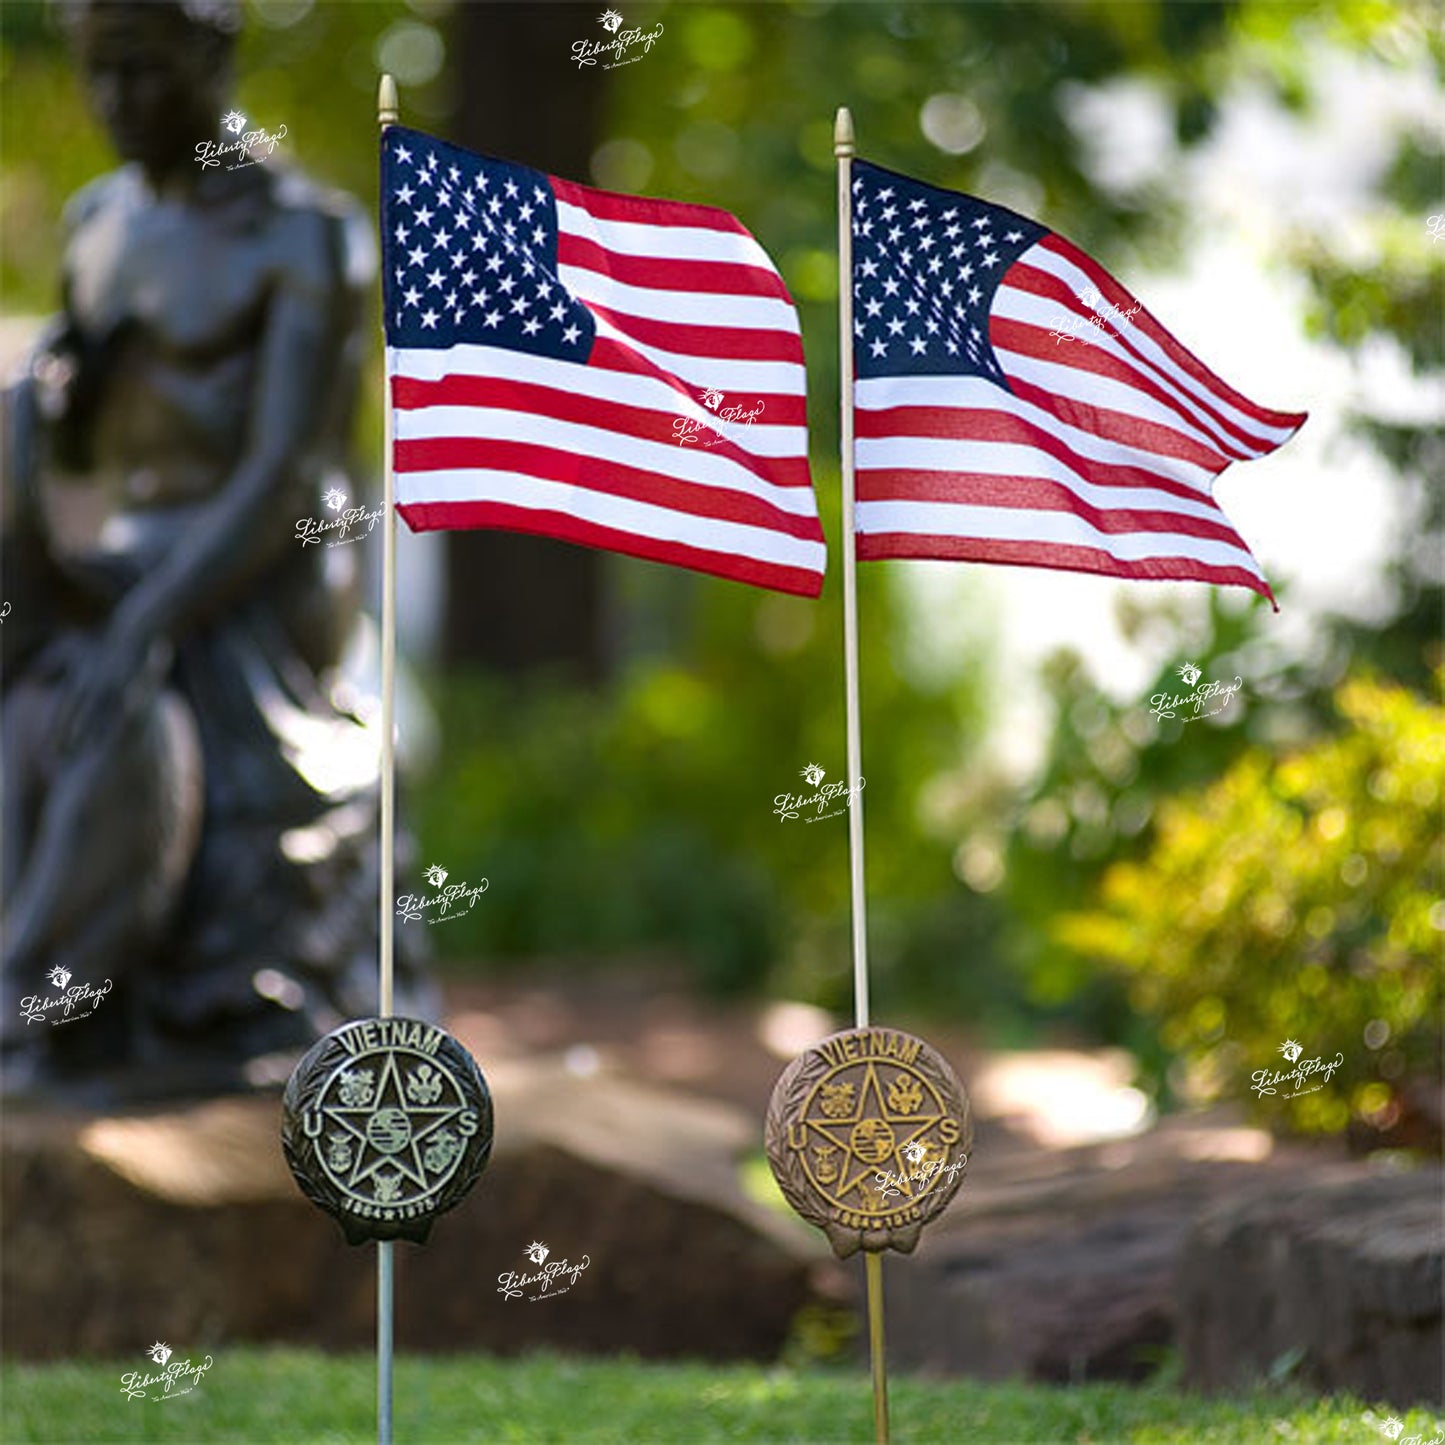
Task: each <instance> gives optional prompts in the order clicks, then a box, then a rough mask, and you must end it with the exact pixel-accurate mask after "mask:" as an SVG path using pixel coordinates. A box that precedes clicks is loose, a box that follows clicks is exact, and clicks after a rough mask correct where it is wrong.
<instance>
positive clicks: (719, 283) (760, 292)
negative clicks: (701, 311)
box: [557, 231, 793, 306]
mask: <svg viewBox="0 0 1445 1445" xmlns="http://www.w3.org/2000/svg"><path fill="white" fill-rule="evenodd" d="M557 264H558V265H559V266H577V267H579V268H581V269H583V270H586V271H596V272H598V273H599V274H600V275H603V276H610V277H611V278H612V279H613V280H614V281H622V282H624V283H625V284H627V285H628V286H645V287H649V288H651V289H652V290H656V291H689V292H699V293H704V294H711V295H718V296H728V295H733V296H774V297H776V298H778V299H779V300H780V301H786V302H787V303H788V305H789V306H791V305H792V304H793V298H792V296H791V295H790V294H789V292H788V288H787V286H786V284H785V283H784V281H783V278H782V277H781V276H779V275H778V273H777V272H776V271H769V270H767V269H766V268H765V267H763V266H750V265H748V263H747V262H745V261H687V260H679V259H675V258H667V259H663V258H660V257H655V256H629V255H626V254H625V253H623V252H621V251H609V250H607V249H606V247H604V246H599V245H598V244H597V242H596V241H592V240H589V239H588V238H587V237H585V236H574V235H572V234H571V233H570V232H568V231H562V232H559V234H558V236H557Z"/></svg>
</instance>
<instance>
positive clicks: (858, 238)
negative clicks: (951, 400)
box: [853, 161, 1049, 391]
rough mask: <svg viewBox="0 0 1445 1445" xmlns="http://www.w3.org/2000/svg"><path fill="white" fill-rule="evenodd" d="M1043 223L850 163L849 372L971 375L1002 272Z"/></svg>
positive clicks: (982, 351)
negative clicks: (851, 306) (851, 200)
mask: <svg viewBox="0 0 1445 1445" xmlns="http://www.w3.org/2000/svg"><path fill="white" fill-rule="evenodd" d="M1048 234H1049V232H1048V228H1047V227H1045V226H1041V225H1039V224H1038V222H1037V221H1030V220H1028V219H1027V218H1026V217H1024V216H1020V215H1017V214H1016V213H1015V212H1013V211H1010V210H1008V209H1007V208H1006V207H1004V206H994V205H990V204H989V203H988V202H987V201H980V200H978V199H977V198H976V197H974V196H965V195H963V194H961V193H960V192H958V191H941V190H939V189H938V188H937V187H936V186H926V185H924V184H923V183H922V182H921V181H915V180H912V179H911V178H910V177H908V176H901V175H899V174H897V172H895V171H888V170H884V169H883V168H882V167H881V166H875V165H870V164H869V163H868V162H867V161H855V162H854V163H853V356H854V368H855V371H856V374H857V375H858V376H859V377H869V376H927V375H939V374H948V375H953V376H981V377H983V378H984V379H985V380H987V381H991V382H993V383H994V384H995V385H997V386H1001V387H1003V388H1004V390H1005V391H1007V390H1009V389H1010V388H1009V384H1008V381H1007V380H1006V379H1005V377H1004V374H1003V369H1002V368H1001V367H1000V366H999V363H998V358H997V357H996V356H995V355H994V352H993V347H992V346H991V345H990V344H989V340H988V314H989V307H990V306H992V305H993V298H994V293H995V292H996V291H997V290H998V286H999V282H1000V281H1002V280H1003V277H1004V274H1005V272H1007V270H1008V268H1009V267H1010V266H1012V265H1013V263H1014V262H1015V261H1016V260H1018V258H1019V256H1020V255H1022V253H1023V252H1025V251H1027V250H1028V248H1029V247H1030V246H1032V245H1033V244H1034V243H1035V242H1036V241H1038V240H1039V239H1040V238H1041V237H1043V236H1047V235H1048Z"/></svg>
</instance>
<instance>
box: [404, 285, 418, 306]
mask: <svg viewBox="0 0 1445 1445" xmlns="http://www.w3.org/2000/svg"><path fill="white" fill-rule="evenodd" d="M401 299H402V300H403V301H405V302H406V304H407V305H408V306H415V305H416V304H417V302H418V301H420V300H421V292H420V291H418V290H417V289H416V287H415V286H409V287H408V288H407V292H406V295H405V296H403V297H402V298H401Z"/></svg>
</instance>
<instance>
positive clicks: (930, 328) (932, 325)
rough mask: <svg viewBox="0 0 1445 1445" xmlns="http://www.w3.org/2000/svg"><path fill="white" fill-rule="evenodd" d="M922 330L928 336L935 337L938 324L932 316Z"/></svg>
mask: <svg viewBox="0 0 1445 1445" xmlns="http://www.w3.org/2000/svg"><path fill="white" fill-rule="evenodd" d="M924 329H925V330H926V331H927V332H928V334H929V335H930V336H937V335H938V322H937V321H936V320H935V319H934V318H933V317H932V316H930V317H929V318H928V320H927V321H926V322H925V323H924Z"/></svg>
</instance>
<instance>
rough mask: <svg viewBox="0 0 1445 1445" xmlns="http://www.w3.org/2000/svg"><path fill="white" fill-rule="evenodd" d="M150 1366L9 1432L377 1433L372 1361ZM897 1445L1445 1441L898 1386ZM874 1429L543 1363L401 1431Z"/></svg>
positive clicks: (668, 1369) (812, 1374)
mask: <svg viewBox="0 0 1445 1445" xmlns="http://www.w3.org/2000/svg"><path fill="white" fill-rule="evenodd" d="M132 1368H134V1361H131V1362H127V1363H122V1362H121V1361H118V1360H115V1361H93V1360H87V1361H67V1362H64V1363H59V1364H46V1365H14V1364H10V1365H7V1366H6V1367H5V1369H4V1372H3V1374H0V1385H3V1402H4V1403H3V1408H0V1433H3V1435H4V1438H5V1439H6V1440H7V1441H10V1442H14V1445H25V1442H37V1445H40V1442H45V1445H53V1442H57V1441H62V1440H63V1441H75V1440H106V1441H116V1442H123V1441H139V1440H165V1441H175V1442H177V1445H179V1442H182V1441H184V1442H186V1445H202V1442H207V1441H239V1440H244V1441H246V1442H248V1445H265V1442H271V1441H275V1442H284V1445H341V1442H343V1441H358V1440H366V1439H369V1438H371V1437H372V1436H373V1435H374V1434H375V1428H376V1425H375V1421H376V1416H375V1410H376V1362H375V1360H374V1359H372V1357H371V1356H369V1355H359V1356H358V1355H352V1356H345V1355H339V1356H338V1355H323V1354H319V1353H316V1352H314V1351H304V1350H255V1349H250V1350H241V1349H227V1350H224V1351H221V1352H218V1353H217V1354H216V1358H215V1364H214V1365H213V1366H212V1368H211V1369H210V1371H209V1372H208V1373H207V1374H206V1376H205V1378H204V1380H203V1381H202V1383H201V1385H200V1387H199V1388H198V1389H196V1390H193V1391H192V1392H191V1393H190V1394H189V1395H183V1396H181V1397H179V1398H178V1399H176V1400H174V1401H140V1400H137V1401H127V1400H125V1399H123V1398H122V1397H121V1393H120V1388H119V1384H118V1381H119V1379H120V1376H121V1374H122V1373H123V1372H124V1371H125V1370H127V1369H132ZM888 1402H889V1409H890V1414H891V1416H892V1424H893V1433H894V1438H895V1439H897V1440H900V1441H905V1440H906V1441H909V1442H913V1445H944V1442H953V1441H957V1440H968V1441H970V1442H977V1445H1021V1442H1028V1445H1053V1442H1058V1445H1065V1442H1083V1441H1090V1442H1100V1445H1102V1442H1110V1445H1186V1442H1187V1445H1258V1442H1260V1441H1262V1440H1280V1441H1289V1442H1290V1445H1357V1442H1358V1441H1360V1440H1361V1439H1364V1438H1377V1437H1378V1436H1379V1425H1380V1423H1382V1422H1383V1420H1384V1418H1385V1416H1386V1415H1387V1414H1397V1415H1399V1417H1400V1418H1401V1419H1402V1420H1403V1421H1404V1425H1405V1429H1404V1433H1405V1435H1407V1436H1408V1435H1420V1436H1422V1437H1423V1438H1424V1439H1426V1440H1429V1439H1432V1438H1433V1437H1434V1433H1435V1429H1436V1425H1435V1423H1434V1422H1433V1421H1432V1419H1431V1417H1430V1415H1429V1413H1428V1412H1427V1411H1424V1410H1410V1411H1391V1410H1389V1409H1388V1408H1387V1407H1385V1406H1379V1407H1377V1408H1376V1410H1375V1411H1374V1412H1369V1411H1367V1410H1366V1408H1365V1406H1364V1405H1362V1404H1361V1403H1360V1402H1359V1401H1357V1400H1353V1399H1351V1398H1349V1397H1347V1396H1337V1397H1333V1398H1330V1399H1324V1400H1320V1399H1311V1398H1309V1397H1307V1396H1305V1395H1304V1394H1302V1393H1300V1392H1298V1391H1290V1390H1286V1389H1281V1388H1279V1387H1272V1388H1269V1389H1268V1390H1266V1389H1261V1390H1259V1391H1258V1392H1256V1393H1254V1394H1251V1395H1248V1396H1243V1397H1240V1398H1233V1399H1231V1398H1229V1397H1213V1398H1209V1399H1204V1398H1201V1397H1200V1396H1198V1395H1192V1394H1181V1393H1178V1392H1176V1391H1174V1390H1166V1389H1160V1388H1146V1389H1135V1388H1131V1387H1129V1386H1124V1385H1084V1386H1074V1387H1070V1388H1068V1389H1059V1388H1056V1387H1053V1386H1047V1385H1021V1384H1002V1385H999V1384H979V1383H977V1382H975V1381H964V1380H947V1381H940V1380H923V1379H912V1378H909V1377H907V1376H899V1377H896V1378H894V1379H892V1380H890V1381H889V1385H888ZM872 1429H873V1422H872V1401H871V1397H870V1395H869V1391H868V1381H867V1376H866V1374H864V1373H863V1372H861V1371H851V1372H847V1373H845V1372H841V1371H829V1372H823V1371H795V1370H789V1369H779V1368H777V1367H775V1366H771V1365H728V1366H718V1367H710V1366H707V1365H700V1364H667V1365H661V1364H643V1363H641V1362H639V1361H636V1360H626V1359H623V1360H599V1359H589V1360H582V1359H576V1358H566V1357H556V1356H550V1355H535V1356H531V1357H528V1358H525V1359H520V1360H498V1359H496V1358H494V1357H492V1356H490V1355H458V1356H456V1357H455V1358H437V1357H433V1358H418V1357H415V1356H407V1355H402V1356H400V1357H399V1358H398V1360H397V1363H396V1434H397V1438H398V1439H401V1440H408V1441H415V1442H417V1445H442V1442H445V1445H460V1442H463V1441H487V1442H516V1445H521V1442H535V1445H544V1442H545V1445H563V1442H567V1445H571V1442H574V1441H589V1442H593V1445H604V1442H609V1445H623V1442H625V1445H637V1442H647V1445H704V1442H709V1441H723V1440H729V1441H749V1440H753V1441H790V1442H793V1445H838V1442H839V1441H845V1440H867V1439H870V1438H871V1435H872Z"/></svg>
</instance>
